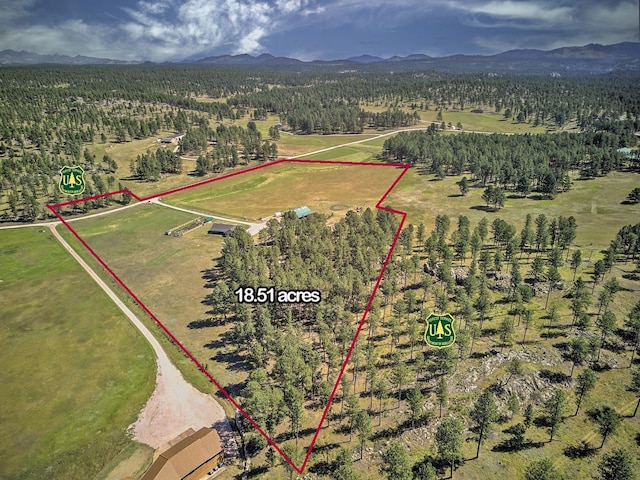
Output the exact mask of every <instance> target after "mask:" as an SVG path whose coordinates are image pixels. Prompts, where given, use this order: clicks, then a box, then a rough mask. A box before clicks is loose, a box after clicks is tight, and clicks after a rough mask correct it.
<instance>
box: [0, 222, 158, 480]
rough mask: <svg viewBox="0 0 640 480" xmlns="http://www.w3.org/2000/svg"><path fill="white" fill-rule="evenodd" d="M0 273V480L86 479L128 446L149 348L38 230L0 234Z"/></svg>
mask: <svg viewBox="0 0 640 480" xmlns="http://www.w3.org/2000/svg"><path fill="white" fill-rule="evenodd" d="M0 272H2V273H1V274H0V275H1V276H0V280H1V283H0V297H1V298H2V301H1V302H0V317H2V319H3V328H2V330H1V332H0V342H1V343H2V345H3V348H2V351H1V352H0V363H1V364H2V366H3V368H2V373H1V374H0V381H1V383H2V389H1V391H0V405H1V407H0V418H1V423H2V435H1V436H0V478H7V479H14V478H15V479H18V478H19V479H31V478H33V479H40V478H43V476H44V475H45V472H46V477H47V478H52V479H53V478H55V479H71V478H90V477H91V476H92V475H95V474H96V473H97V472H98V471H99V470H100V469H101V468H102V467H103V466H104V464H105V463H107V462H108V461H109V460H110V459H112V458H113V457H115V456H116V455H117V454H118V453H119V452H120V451H121V450H122V449H123V448H125V447H128V446H130V445H132V442H131V441H130V440H129V438H128V436H127V435H126V433H125V431H126V429H127V427H128V426H129V424H130V423H132V422H133V421H135V419H136V417H137V414H138V412H139V410H140V409H141V408H142V405H143V404H144V403H145V401H146V400H147V399H148V397H149V396H150V395H151V392H152V390H153V387H154V384H155V362H154V358H153V352H152V351H151V347H150V346H149V345H148V344H147V343H146V342H145V341H144V339H142V338H141V337H140V336H139V335H138V334H137V331H136V330H135V328H134V327H133V326H132V325H131V324H130V323H129V322H128V321H127V319H126V317H125V316H124V315H123V314H122V313H121V312H120V311H119V310H118V308H117V307H116V306H115V305H113V304H112V303H111V301H110V300H109V299H108V297H107V296H106V295H105V294H104V293H103V292H102V290H100V288H99V287H98V286H97V285H95V284H93V283H92V282H90V281H88V280H87V276H86V274H85V272H84V271H83V270H82V268H81V267H80V266H79V265H77V263H76V262H75V260H73V259H72V258H71V257H70V256H69V255H68V254H67V252H66V251H65V250H64V249H63V248H62V247H61V246H60V245H59V244H58V243H57V242H56V240H55V239H54V237H53V236H52V235H51V233H50V232H49V231H48V230H46V229H39V228H29V229H20V230H12V231H2V232H0ZM34 347H35V348H34Z"/></svg>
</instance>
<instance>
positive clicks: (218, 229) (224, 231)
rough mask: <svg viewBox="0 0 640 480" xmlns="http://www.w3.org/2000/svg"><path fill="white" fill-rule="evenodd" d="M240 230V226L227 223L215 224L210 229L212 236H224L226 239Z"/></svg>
mask: <svg viewBox="0 0 640 480" xmlns="http://www.w3.org/2000/svg"><path fill="white" fill-rule="evenodd" d="M236 228H238V225H229V224H226V223H213V224H211V228H210V229H209V233H210V234H212V235H224V236H225V237H226V236H228V235H231V234H232V233H233V232H234V230H235V229H236Z"/></svg>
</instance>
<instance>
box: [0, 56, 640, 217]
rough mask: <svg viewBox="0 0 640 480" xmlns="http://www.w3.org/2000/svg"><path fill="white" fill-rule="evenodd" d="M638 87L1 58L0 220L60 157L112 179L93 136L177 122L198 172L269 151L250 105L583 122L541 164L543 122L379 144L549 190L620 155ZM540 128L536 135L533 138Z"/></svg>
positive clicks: (281, 113)
mask: <svg viewBox="0 0 640 480" xmlns="http://www.w3.org/2000/svg"><path fill="white" fill-rule="evenodd" d="M635 87H636V82H635V79H634V78H633V77H626V76H619V77H616V78H615V81H611V79H607V78H603V77H590V78H587V77H584V78H579V77H575V78H574V77H571V78H562V79H550V78H541V77H526V76H509V75H500V76H487V75H486V74H473V75H446V74H442V73H428V72H419V73H415V72H414V73H411V72H407V73H396V74H386V73H382V72H377V71H376V72H373V71H372V72H368V73H367V72H360V73H353V72H352V73H344V72H343V73H340V71H335V70H333V69H331V68H328V69H325V70H314V71H308V72H300V73H296V72H291V71H273V70H268V69H264V70H258V71H256V72H253V73H251V74H250V75H249V74H248V72H247V70H244V69H226V68H219V69H214V68H207V67H204V66H186V65H185V66H172V65H166V66H158V65H156V66H127V67H117V66H92V67H63V66H37V67H3V68H2V70H0V104H1V107H0V180H1V181H0V221H4V222H7V221H14V222H15V221H21V222H31V221H34V220H36V219H43V218H47V217H48V212H47V210H46V209H45V208H44V205H45V203H47V202H49V203H57V202H58V201H59V192H58V191H57V190H58V189H57V179H58V171H59V170H60V168H62V167H63V166H64V165H65V164H80V165H82V166H83V168H84V169H85V171H87V172H88V173H89V174H90V175H89V178H88V179H87V194H89V195H91V194H94V193H96V192H101V189H100V185H95V184H94V182H93V179H94V178H95V179H97V178H101V179H102V182H103V183H108V186H112V185H115V184H116V183H119V182H116V181H115V180H116V177H115V176H114V174H115V173H116V172H115V169H114V167H117V166H116V165H115V162H113V161H112V160H113V159H110V158H108V155H107V158H103V160H102V162H100V161H96V159H95V158H94V157H95V155H93V154H92V153H91V152H90V151H89V150H88V148H92V147H98V146H100V145H105V146H106V145H107V144H113V143H116V144H122V143H127V142H131V141H133V140H136V139H145V138H157V137H159V136H162V135H165V134H166V132H173V133H186V134H187V135H186V136H185V138H184V139H183V140H184V144H183V146H182V150H181V152H180V153H181V154H182V155H185V154H187V155H195V156H196V157H201V158H200V159H199V162H198V164H197V168H195V169H194V171H195V172H196V174H198V175H204V174H206V173H208V172H212V171H213V172H220V171H222V170H224V169H226V168H234V167H235V166H236V165H238V164H239V162H242V163H243V164H247V163H248V162H252V161H258V162H259V161H266V160H271V159H274V158H276V157H277V155H278V149H277V140H278V136H279V134H280V132H279V130H278V129H276V131H273V132H271V134H270V135H269V137H270V138H268V139H263V138H261V137H260V135H258V133H259V132H257V131H256V130H255V129H253V130H250V127H248V128H244V127H242V126H240V125H235V123H236V122H238V121H239V120H242V119H243V118H246V117H247V116H249V122H251V120H258V119H264V118H266V116H267V115H276V116H277V117H278V118H279V119H280V123H281V124H282V128H283V129H286V130H288V132H289V133H294V134H334V133H343V134H344V133H362V132H367V131H374V132H375V131H380V130H387V129H398V128H416V127H418V126H420V123H419V122H420V112H428V111H438V112H442V111H445V112H446V111H461V110H463V109H465V108H466V109H469V108H471V107H473V108H481V109H482V108H484V109H487V110H490V111H494V112H496V113H499V114H501V115H503V116H504V118H505V119H508V120H510V121H514V122H518V123H523V124H527V125H531V126H544V127H546V128H548V129H550V130H556V129H558V128H565V127H567V126H572V128H573V129H574V130H578V133H571V134H563V135H562V136H558V137H557V139H555V140H557V141H559V142H561V144H560V145H557V146H554V147H553V148H554V151H555V152H557V153H556V155H555V156H554V157H553V158H551V159H549V160H545V161H544V162H543V163H544V166H539V165H538V161H539V160H540V158H539V157H540V153H539V152H540V151H541V150H539V151H538V152H537V153H536V152H531V150H532V149H534V150H535V149H537V148H538V147H550V145H549V144H550V143H552V142H553V140H552V139H549V138H548V137H544V136H543V137H541V138H540V139H535V140H534V139H532V138H523V137H520V136H517V137H516V138H508V139H504V138H502V139H493V140H491V139H485V140H483V139H480V138H477V137H473V136H444V137H441V136H438V135H432V136H426V137H425V136H422V135H420V134H411V133H407V134H404V135H403V136H399V137H394V138H392V139H389V143H388V144H386V146H385V150H384V152H383V155H384V156H385V158H388V159H397V160H402V161H407V162H409V163H412V164H416V165H418V164H423V163H425V162H427V161H428V162H429V164H430V167H431V168H432V170H433V171H434V173H436V174H438V175H441V176H442V175H447V174H455V173H456V172H459V171H461V169H464V168H467V166H469V167H474V172H473V173H474V175H475V176H479V177H480V178H481V181H482V183H483V184H484V183H485V182H486V181H487V180H488V179H490V178H491V179H493V180H494V181H496V182H497V183H498V184H499V185H500V184H505V186H507V185H509V188H514V189H519V190H518V191H521V192H527V190H528V189H529V188H532V189H538V188H540V189H542V190H545V193H553V191H554V190H557V191H562V189H564V188H566V185H564V184H565V173H566V170H567V169H573V168H578V169H579V171H580V173H581V175H584V176H588V177H593V176H598V175H604V174H606V173H607V172H608V171H611V170H612V169H616V168H619V167H620V165H621V162H622V160H621V159H620V158H619V156H617V155H616V154H615V152H614V151H613V149H614V148H615V147H618V146H628V147H632V146H634V145H635V144H636V138H635V136H634V135H633V132H634V131H637V130H638V129H639V126H638V120H637V118H638V113H639V110H640V95H639V94H638V91H637V88H635ZM442 124H443V125H442V126H441V127H443V126H444V128H447V127H446V125H444V122H442ZM249 125H250V124H249ZM425 128H427V126H425ZM440 129H443V128H440ZM431 133H435V131H434V129H433V128H431ZM536 138H537V137H536ZM538 141H539V142H543V144H541V145H536V143H535V142H538ZM477 142H483V143H485V145H484V147H486V148H489V147H491V155H495V156H496V158H495V159H494V158H492V159H490V160H488V159H487V158H478V157H483V156H484V155H488V153H485V154H484V155H483V154H479V153H478V152H479V150H480V149H478V148H476V149H475V150H474V149H473V147H472V145H471V144H472V143H477ZM490 142H493V143H495V145H493V146H491V145H490ZM516 144H517V146H516ZM465 145H466V146H465ZM511 148H515V149H516V150H517V151H518V155H517V156H516V158H508V159H506V157H505V152H506V151H508V149H511ZM425 149H429V152H428V153H427V152H426V150H425ZM530 154H531V155H533V154H535V155H534V157H535V161H534V159H532V158H527V157H529V156H530ZM505 162H508V163H509V164H510V167H509V168H508V169H507V172H505V174H502V173H501V174H500V177H501V178H495V177H497V176H498V173H499V172H501V167H502V166H505V165H507V164H506V163H505ZM527 162H528V163H527ZM532 164H535V167H533V166H532ZM520 166H524V167H525V173H524V175H521V174H518V175H517V176H518V177H519V178H515V177H516V175H515V174H514V173H513V172H514V171H518V169H519V168H520ZM636 167H637V165H636ZM147 170H149V169H147V168H146V167H145V168H142V169H138V167H136V166H135V165H134V166H133V168H130V172H131V174H132V176H133V177H132V178H131V180H136V179H137V180H140V181H149V180H157V179H158V178H160V177H161V176H163V175H171V174H172V173H171V172H173V171H178V170H179V169H175V168H173V169H169V170H163V169H162V168H160V170H159V171H158V169H157V168H155V167H154V168H151V169H150V171H147ZM119 175H123V172H122V170H121V171H120V172H119ZM506 177H508V178H506ZM125 179H127V177H123V176H121V177H119V178H118V180H119V181H121V180H125ZM525 194H526V193H525ZM87 206H88V207H89V208H92V207H93V205H91V204H88V205H87Z"/></svg>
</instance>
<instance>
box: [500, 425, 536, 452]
mask: <svg viewBox="0 0 640 480" xmlns="http://www.w3.org/2000/svg"><path fill="white" fill-rule="evenodd" d="M507 430H508V429H507ZM505 431H506V430H505ZM544 444H545V442H532V441H531V440H526V439H525V440H524V441H523V442H521V443H520V442H517V441H514V439H513V438H507V439H506V440H503V441H502V442H500V443H499V444H497V445H495V446H494V447H493V448H492V449H491V450H492V451H494V452H500V453H510V452H519V451H521V450H527V449H529V448H542V447H544Z"/></svg>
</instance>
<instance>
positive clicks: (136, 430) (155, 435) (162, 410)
mask: <svg viewBox="0 0 640 480" xmlns="http://www.w3.org/2000/svg"><path fill="white" fill-rule="evenodd" d="M48 226H49V229H50V230H51V232H52V233H53V235H54V236H55V237H56V239H57V240H58V241H59V242H60V243H61V244H62V246H63V247H64V248H65V249H66V250H67V251H68V252H69V253H70V254H71V256H73V258H74V259H75V260H76V261H77V262H78V263H79V264H80V265H81V266H82V268H84V269H85V270H86V272H87V273H88V274H89V275H90V276H91V278H92V279H93V280H94V281H95V282H96V283H97V284H98V285H99V286H100V288H102V289H103V290H104V291H105V293H106V294H107V295H108V296H109V298H111V300H112V301H113V302H114V303H115V304H116V305H117V306H118V308H120V310H122V312H123V313H124V314H125V315H126V316H127V317H128V318H129V320H130V321H131V323H133V325H134V326H135V327H136V328H137V329H138V330H139V331H140V333H142V335H143V336H144V338H145V339H146V340H147V341H148V342H149V344H150V345H151V347H152V348H153V351H154V353H155V355H156V361H157V366H158V371H157V376H156V389H155V391H154V392H153V395H152V396H151V398H150V399H149V401H148V402H147V404H146V405H145V407H144V409H143V410H142V412H141V413H140V416H139V417H138V420H137V421H136V422H135V423H133V424H132V425H131V426H130V427H129V430H130V431H131V433H132V434H133V438H134V439H135V440H137V441H139V442H142V443H145V444H147V445H149V446H151V447H153V448H162V447H166V446H167V444H168V443H169V442H170V441H171V440H173V439H174V438H175V437H177V436H178V435H179V434H181V433H182V432H184V431H185V430H187V429H189V428H193V429H194V430H198V429H199V428H201V427H204V426H207V427H210V426H213V425H215V427H216V428H217V429H218V431H219V432H220V434H221V435H222V436H223V437H225V439H226V440H227V442H233V445H230V447H231V448H232V449H233V446H234V445H235V440H234V438H233V434H232V431H231V426H230V425H229V421H228V420H227V417H226V415H225V413H224V410H223V409H222V407H221V406H220V404H219V403H218V402H217V401H216V400H215V399H214V398H213V397H212V396H211V395H206V394H204V393H202V392H200V391H198V390H197V389H196V388H194V387H193V386H192V385H191V384H189V383H187V381H186V380H185V379H184V377H183V376H182V374H181V373H180V372H179V371H178V369H177V368H176V367H175V366H174V365H173V364H172V363H171V361H170V360H169V357H168V356H167V354H166V353H165V351H164V350H163V349H162V346H161V345H160V343H159V342H158V340H156V338H155V337H154V336H153V334H152V333H151V332H150V331H149V329H148V328H147V327H146V326H145V325H144V324H143V323H142V322H141V321H140V319H139V318H138V317H137V316H136V315H135V314H134V313H133V312H132V311H131V310H130V309H129V308H128V307H127V306H126V305H125V304H124V303H123V302H122V300H120V298H118V296H117V295H116V294H115V293H114V292H113V290H111V288H110V287H109V286H108V285H107V284H106V283H104V282H103V281H102V279H101V278H100V277H99V276H98V275H97V274H96V272H95V271H94V270H93V269H92V268H91V267H90V266H89V265H88V264H87V263H86V262H85V261H84V260H83V259H82V258H81V257H80V256H79V255H78V254H77V253H76V251H75V250H74V249H73V248H71V246H70V245H69V244H68V243H67V242H66V241H65V240H64V238H62V236H61V235H60V233H59V232H58V231H57V230H56V228H55V225H52V224H50V225H48ZM235 448H236V449H237V447H235Z"/></svg>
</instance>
